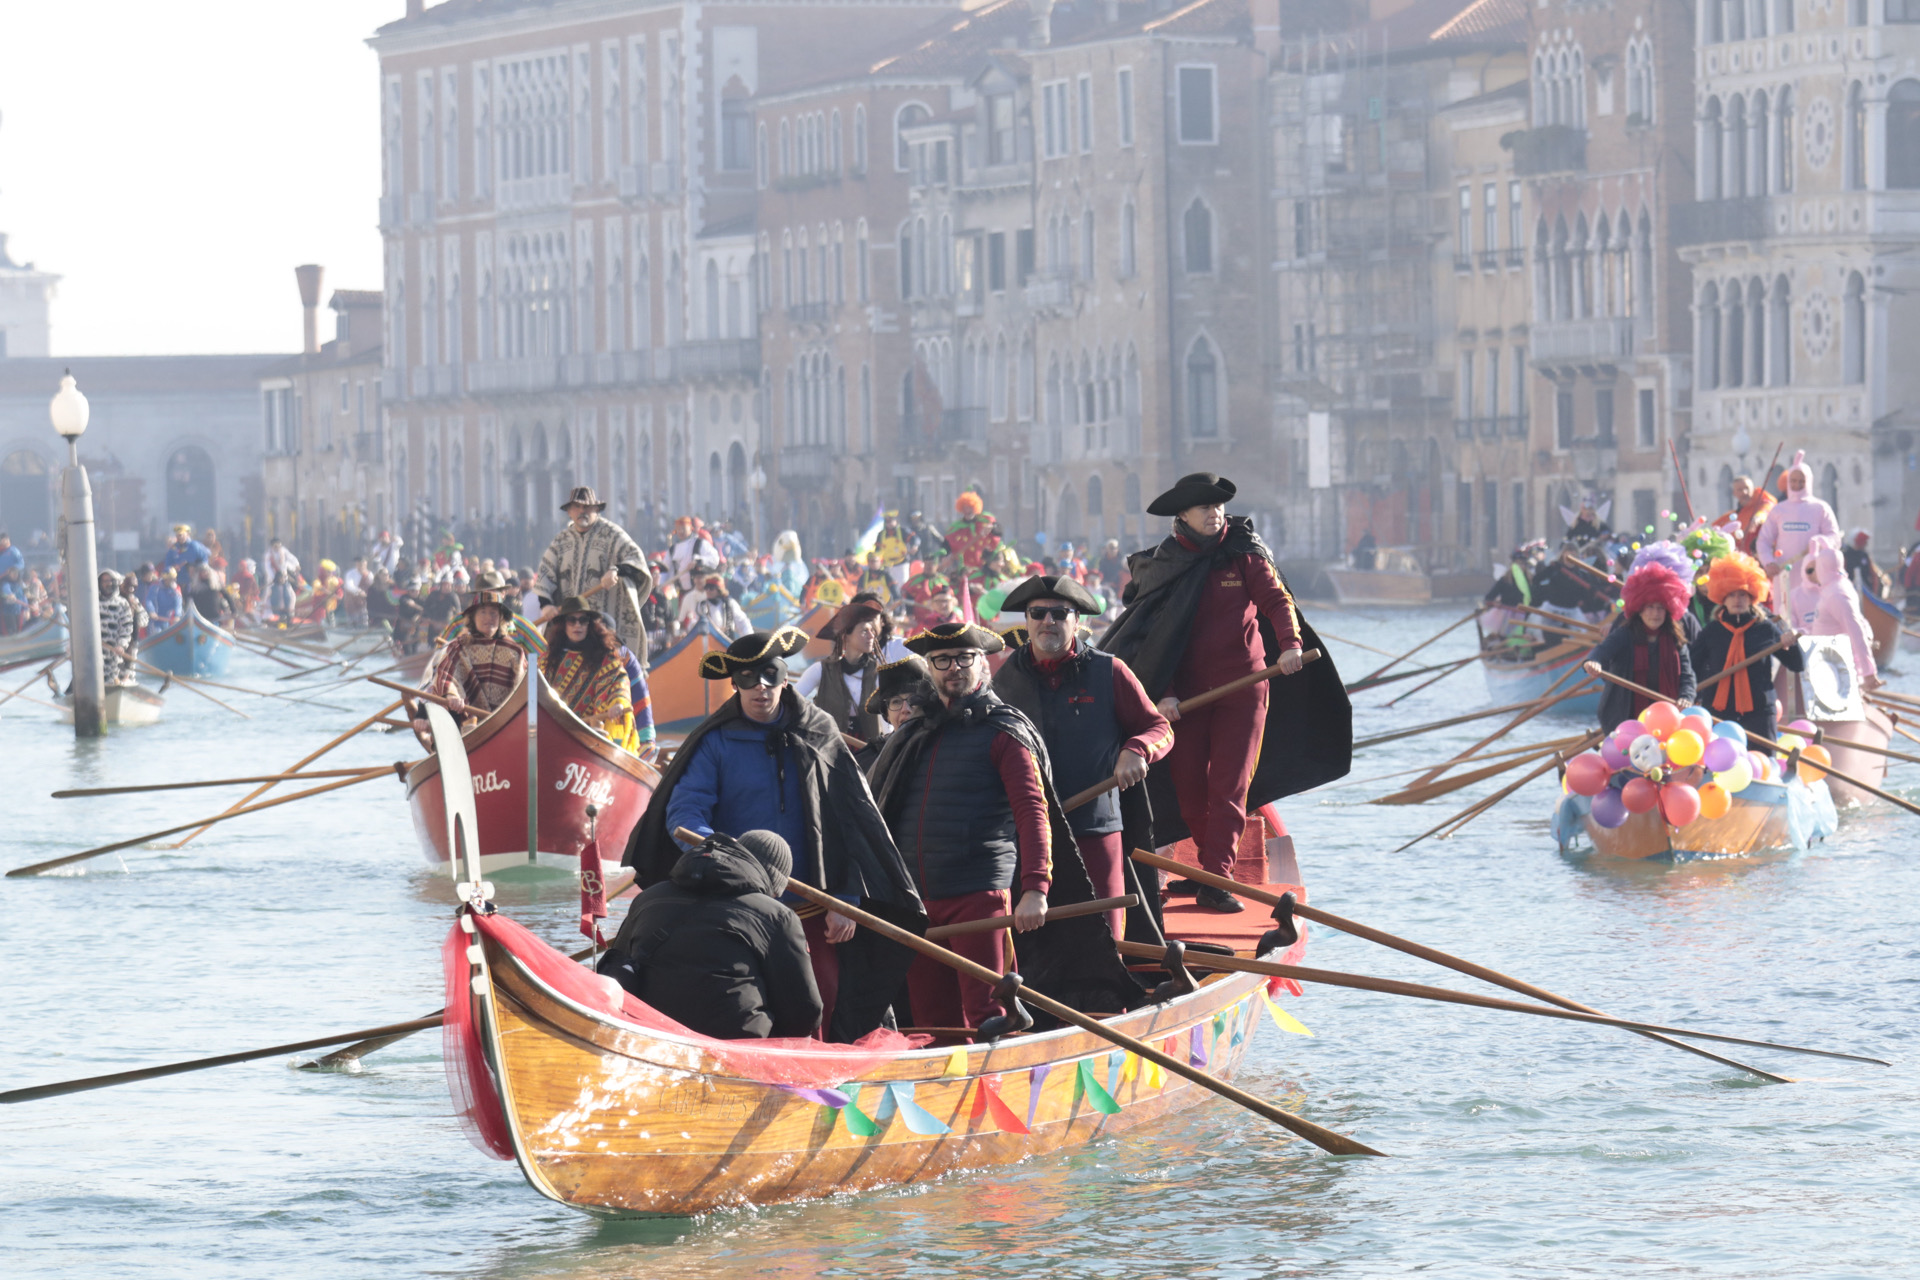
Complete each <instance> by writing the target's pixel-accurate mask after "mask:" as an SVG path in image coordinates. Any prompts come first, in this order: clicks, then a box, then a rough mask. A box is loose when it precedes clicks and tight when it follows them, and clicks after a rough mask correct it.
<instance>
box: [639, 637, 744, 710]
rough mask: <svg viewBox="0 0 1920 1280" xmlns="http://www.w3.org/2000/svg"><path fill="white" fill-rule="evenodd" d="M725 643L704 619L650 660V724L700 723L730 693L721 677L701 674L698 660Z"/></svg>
mask: <svg viewBox="0 0 1920 1280" xmlns="http://www.w3.org/2000/svg"><path fill="white" fill-rule="evenodd" d="M726 647H727V642H726V640H725V639H723V638H722V637H721V635H720V633H719V632H718V631H715V630H714V629H713V627H712V626H711V625H710V624H709V623H708V622H707V620H706V619H705V618H701V619H699V620H698V621H697V622H695V623H694V624H693V629H692V630H691V631H689V632H687V634H686V635H685V636H683V637H681V639H680V642H679V643H678V644H676V645H674V646H673V647H672V648H671V649H668V650H667V651H666V652H665V653H662V654H661V655H660V656H659V657H658V658H655V659H654V660H653V663H652V665H650V666H649V667H648V668H647V697H648V698H649V699H650V700H651V701H652V703H653V723H654V725H655V726H656V727H658V728H661V729H685V728H690V727H692V726H693V725H696V724H699V723H700V722H701V721H702V720H704V719H706V718H707V717H708V716H710V715H712V714H713V712H714V710H715V709H716V708H718V707H719V706H720V704H721V703H723V702H725V701H726V700H727V699H728V698H731V697H732V696H733V687H732V686H731V685H729V684H728V683H727V682H726V681H724V680H705V679H702V678H701V676H700V659H701V658H702V657H704V656H705V655H707V654H709V653H712V652H713V651H714V650H715V649H724V648H726Z"/></svg>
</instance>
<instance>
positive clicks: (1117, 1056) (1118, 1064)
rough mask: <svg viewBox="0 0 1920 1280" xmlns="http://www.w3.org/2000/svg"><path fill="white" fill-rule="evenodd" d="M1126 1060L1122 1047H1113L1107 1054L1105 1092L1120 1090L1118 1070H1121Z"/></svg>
mask: <svg viewBox="0 0 1920 1280" xmlns="http://www.w3.org/2000/svg"><path fill="white" fill-rule="evenodd" d="M1126 1060H1127V1052H1126V1050H1124V1049H1115V1050H1114V1051H1113V1052H1112V1053H1109V1054H1108V1055H1107V1092H1108V1093H1119V1092H1120V1071H1121V1068H1122V1067H1123V1066H1124V1065H1125V1063H1126Z"/></svg>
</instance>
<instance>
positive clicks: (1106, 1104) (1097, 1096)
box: [1080, 1058, 1120, 1116]
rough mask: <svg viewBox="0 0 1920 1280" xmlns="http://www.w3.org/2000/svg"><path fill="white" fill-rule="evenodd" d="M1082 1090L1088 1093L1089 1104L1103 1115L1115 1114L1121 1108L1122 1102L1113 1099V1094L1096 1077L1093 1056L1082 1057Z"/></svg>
mask: <svg viewBox="0 0 1920 1280" xmlns="http://www.w3.org/2000/svg"><path fill="white" fill-rule="evenodd" d="M1080 1092H1081V1093H1083V1094H1085V1095H1086V1099H1087V1105H1088V1106H1090V1107H1092V1108H1093V1109H1094V1110H1095V1111H1098V1112H1099V1113H1100V1114H1101V1115H1103V1116H1110V1115H1115V1114H1117V1113H1118V1112H1119V1110H1120V1104H1119V1103H1117V1102H1115V1101H1114V1100H1113V1095H1112V1094H1110V1093H1108V1092H1107V1091H1106V1090H1105V1089H1104V1088H1102V1087H1101V1085H1100V1082H1099V1081H1098V1080H1097V1079H1095V1078H1094V1074H1093V1059H1092V1058H1082V1059H1080Z"/></svg>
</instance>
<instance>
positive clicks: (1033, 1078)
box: [1027, 1062, 1053, 1129]
mask: <svg viewBox="0 0 1920 1280" xmlns="http://www.w3.org/2000/svg"><path fill="white" fill-rule="evenodd" d="M1051 1070H1053V1064H1052V1063H1050V1062H1043V1063H1041V1064H1040V1065H1039V1066H1037V1067H1035V1068H1034V1069H1033V1070H1032V1071H1029V1072H1028V1073H1027V1128H1028V1129H1032V1128H1033V1116H1034V1109H1035V1108H1036V1107H1038V1106H1039V1105H1040V1086H1041V1085H1042V1084H1044V1083H1046V1079H1047V1072H1049V1071H1051Z"/></svg>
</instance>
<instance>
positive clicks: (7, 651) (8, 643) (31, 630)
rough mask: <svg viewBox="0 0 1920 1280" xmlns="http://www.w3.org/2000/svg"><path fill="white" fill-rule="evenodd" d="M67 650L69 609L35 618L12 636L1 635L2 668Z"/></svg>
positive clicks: (37, 659) (52, 655)
mask: <svg viewBox="0 0 1920 1280" xmlns="http://www.w3.org/2000/svg"><path fill="white" fill-rule="evenodd" d="M66 651H67V611H66V610H65V609H59V610H58V611H57V612H56V613H55V614H54V616H52V617H48V618H35V619H34V620H33V621H32V622H29V623H28V624H27V625H26V626H24V627H22V628H20V630H18V631H16V632H14V633H13V634H12V635H10V636H0V668H6V667H15V666H19V665H21V664H23V663H28V662H45V661H46V660H47V659H49V658H58V657H60V656H61V655H62V654H64V653H66Z"/></svg>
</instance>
